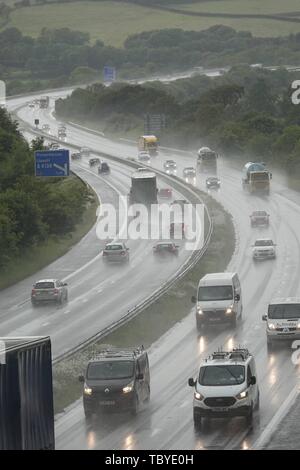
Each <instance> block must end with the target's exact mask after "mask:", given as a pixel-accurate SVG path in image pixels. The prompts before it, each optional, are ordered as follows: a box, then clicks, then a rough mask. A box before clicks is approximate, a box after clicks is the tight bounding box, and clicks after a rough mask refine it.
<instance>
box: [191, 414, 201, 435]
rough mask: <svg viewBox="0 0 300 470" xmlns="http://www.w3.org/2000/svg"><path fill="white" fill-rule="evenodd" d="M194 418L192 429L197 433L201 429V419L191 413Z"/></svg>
mask: <svg viewBox="0 0 300 470" xmlns="http://www.w3.org/2000/svg"><path fill="white" fill-rule="evenodd" d="M193 417H194V428H195V429H196V430H197V431H199V430H200V429H201V427H202V418H201V416H199V415H198V413H195V411H194V412H193Z"/></svg>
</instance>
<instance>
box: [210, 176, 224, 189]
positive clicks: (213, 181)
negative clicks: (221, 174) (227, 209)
mask: <svg viewBox="0 0 300 470" xmlns="http://www.w3.org/2000/svg"><path fill="white" fill-rule="evenodd" d="M220 185H221V182H220V180H219V178H217V177H216V176H211V177H209V178H207V180H206V187H207V189H219V187H220Z"/></svg>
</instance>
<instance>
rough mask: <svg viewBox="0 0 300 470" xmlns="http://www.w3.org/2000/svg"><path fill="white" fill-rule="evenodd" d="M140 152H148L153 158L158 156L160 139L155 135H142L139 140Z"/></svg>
mask: <svg viewBox="0 0 300 470" xmlns="http://www.w3.org/2000/svg"><path fill="white" fill-rule="evenodd" d="M138 150H139V152H148V153H149V154H150V155H151V156H152V157H153V156H156V155H157V154H158V138H157V137H156V136H155V135H142V136H141V137H140V138H139V140H138Z"/></svg>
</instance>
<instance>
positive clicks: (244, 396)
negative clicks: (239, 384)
mask: <svg viewBox="0 0 300 470" xmlns="http://www.w3.org/2000/svg"><path fill="white" fill-rule="evenodd" d="M247 396H248V391H247V390H244V391H243V392H241V393H239V394H238V395H237V396H236V398H237V399H238V400H242V399H243V398H246V397H247Z"/></svg>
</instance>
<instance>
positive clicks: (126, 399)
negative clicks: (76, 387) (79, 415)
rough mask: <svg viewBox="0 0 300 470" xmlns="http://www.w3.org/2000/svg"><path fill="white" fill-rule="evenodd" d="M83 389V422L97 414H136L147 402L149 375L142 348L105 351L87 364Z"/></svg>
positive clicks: (81, 379) (80, 379) (147, 362)
mask: <svg viewBox="0 0 300 470" xmlns="http://www.w3.org/2000/svg"><path fill="white" fill-rule="evenodd" d="M79 381H80V382H82V383H84V386H83V408H84V413H85V417H86V419H89V418H91V417H92V415H93V414H94V413H96V412H97V411H108V412H110V411H130V412H131V413H132V414H136V413H137V412H138V410H139V407H140V405H141V404H142V403H146V402H148V401H149V400H150V371H149V361H148V355H147V352H146V351H145V350H144V347H143V346H141V347H138V348H136V349H106V350H103V351H101V352H100V353H99V354H98V355H97V356H96V357H95V358H93V359H92V360H90V361H89V363H88V366H87V369H86V373H85V376H83V375H81V376H79Z"/></svg>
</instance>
